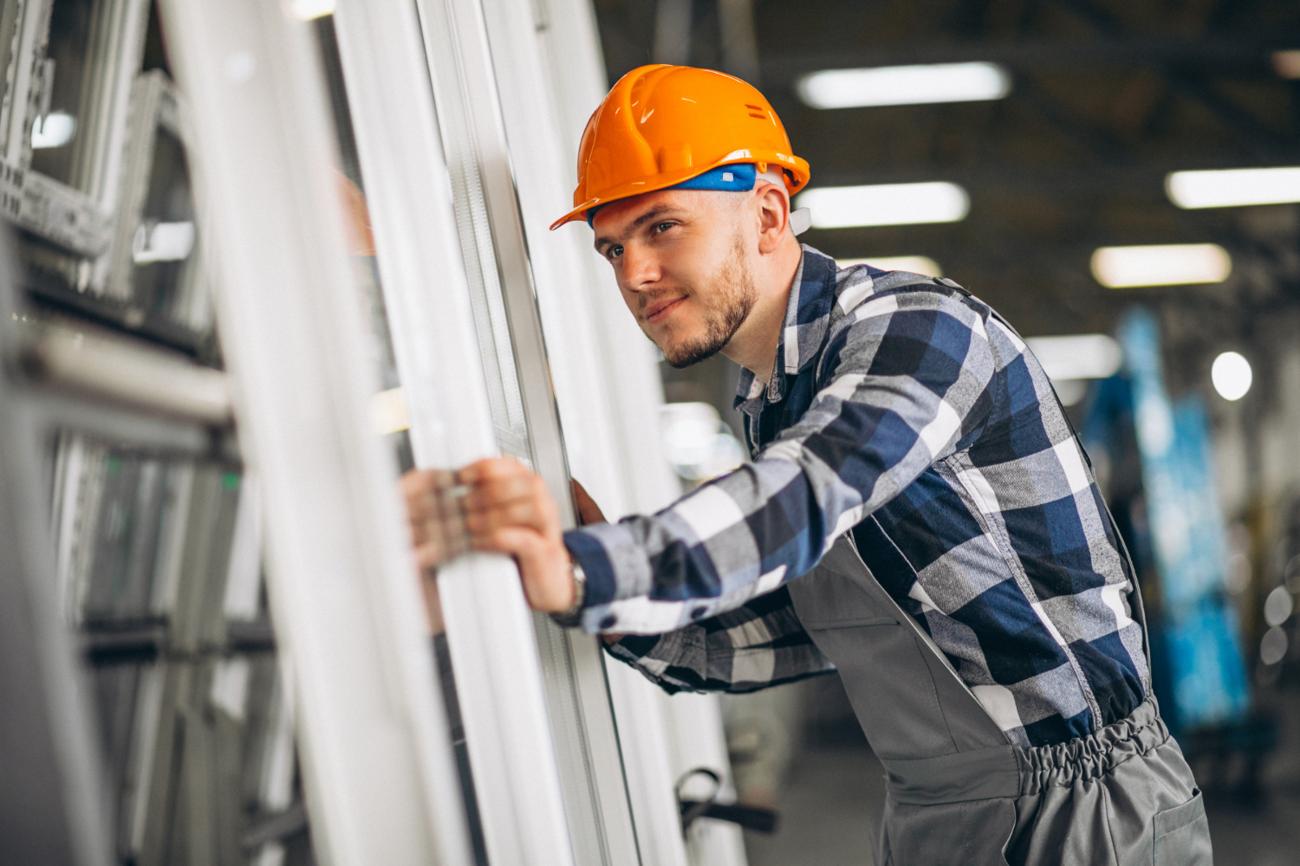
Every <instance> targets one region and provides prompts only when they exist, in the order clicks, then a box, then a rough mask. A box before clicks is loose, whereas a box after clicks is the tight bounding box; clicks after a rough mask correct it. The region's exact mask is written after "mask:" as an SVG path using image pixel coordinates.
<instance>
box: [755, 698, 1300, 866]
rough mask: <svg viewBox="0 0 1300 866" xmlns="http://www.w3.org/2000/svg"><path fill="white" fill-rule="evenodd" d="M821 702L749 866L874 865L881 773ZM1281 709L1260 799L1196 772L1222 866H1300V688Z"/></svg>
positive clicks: (1204, 769)
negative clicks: (774, 821) (772, 823)
mask: <svg viewBox="0 0 1300 866" xmlns="http://www.w3.org/2000/svg"><path fill="white" fill-rule="evenodd" d="M827 682H833V681H832V680H829V678H828V680H827ZM815 696H816V697H817V698H818V702H819V703H818V708H817V709H816V710H815V712H814V714H813V717H812V718H811V719H810V720H809V723H808V724H807V726H806V734H805V736H804V737H803V738H802V743H801V745H800V747H799V748H798V749H797V750H796V752H795V754H794V755H793V756H792V760H791V765H790V769H789V773H788V776H787V778H786V783H785V785H784V787H783V789H782V791H781V793H780V795H779V797H778V803H777V808H778V809H779V810H780V813H781V824H780V826H779V828H778V832H777V833H775V834H773V835H771V836H761V835H758V834H754V833H746V834H745V846H746V850H747V852H748V854H749V864H750V866H870V864H872V863H873V859H874V858H873V856H872V852H873V849H874V847H875V841H874V840H875V833H876V820H877V816H878V815H879V813H880V808H881V804H882V800H883V797H884V781H883V770H882V768H881V766H880V762H879V761H877V760H876V758H875V756H873V755H872V754H871V752H870V750H869V749H867V747H866V743H865V741H864V740H863V739H862V737H861V734H860V732H858V731H857V729H856V726H853V725H851V724H847V722H848V719H847V718H846V717H845V715H844V712H845V710H846V708H847V704H845V705H844V706H841V707H835V706H833V704H834V701H835V693H834V691H828V690H827V689H826V687H825V686H821V687H819V688H818V690H817V691H816V692H815ZM1279 710H1280V718H1281V719H1282V721H1281V729H1280V731H1279V733H1280V734H1281V741H1280V743H1279V748H1278V750H1277V751H1276V752H1275V753H1274V754H1273V755H1272V756H1271V757H1270V760H1269V761H1268V763H1267V765H1266V766H1265V768H1264V771H1263V789H1262V792H1261V795H1260V796H1259V797H1257V798H1247V797H1243V796H1241V795H1240V794H1237V793H1235V792H1234V791H1233V790H1231V789H1229V788H1227V787H1224V786H1222V785H1217V784H1216V781H1215V780H1216V779H1218V778H1221V777H1223V776H1224V775H1225V770H1224V768H1222V767H1211V766H1195V767H1194V769H1195V770H1196V774H1197V779H1198V781H1200V783H1201V784H1202V785H1203V787H1204V788H1205V797H1206V807H1207V811H1208V812H1209V819H1210V833H1211V835H1212V836H1213V839H1214V851H1215V860H1216V862H1217V863H1219V864H1224V866H1296V864H1300V690H1295V689H1293V690H1291V691H1290V692H1289V693H1287V694H1286V695H1285V696H1284V700H1283V701H1282V704H1281V706H1280V707H1279ZM1229 769H1230V768H1229ZM920 866H943V864H920ZM963 866H964V864H963Z"/></svg>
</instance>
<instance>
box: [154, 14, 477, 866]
mask: <svg viewBox="0 0 1300 866" xmlns="http://www.w3.org/2000/svg"><path fill="white" fill-rule="evenodd" d="M162 11H163V13H164V17H163V24H164V30H165V32H166V34H167V36H168V41H169V44H170V45H171V47H172V49H173V57H174V58H175V64H176V74H177V78H178V80H179V82H180V84H181V87H182V90H183V91H184V92H185V94H186V96H187V98H188V100H189V103H190V105H191V107H192V109H193V114H192V116H193V119H194V130H195V136H194V140H195V142H196V149H195V153H194V154H192V158H193V165H194V168H195V180H196V187H197V194H198V198H199V200H200V201H201V202H202V205H201V209H202V213H203V215H204V217H205V219H204V220H203V225H202V226H200V229H201V230H202V231H203V232H204V240H205V241H206V242H207V247H208V248H209V249H211V250H219V253H217V254H215V255H213V256H211V257H210V258H209V261H210V262H211V263H212V266H213V268H214V272H215V273H216V275H217V277H218V280H219V283H220V291H219V292H218V294H217V308H218V320H219V322H220V325H221V329H222V337H223V342H224V345H225V348H226V357H227V361H228V364H229V367H230V372H231V375H232V377H233V381H234V382H235V383H237V386H238V387H237V394H236V410H237V411H236V414H237V418H238V419H239V433H240V440H241V443H242V445H243V448H242V450H243V453H244V454H245V456H246V458H247V462H248V464H249V466H250V468H251V469H252V470H253V471H254V472H255V473H256V475H257V477H258V478H259V479H260V481H261V483H262V496H261V501H262V504H263V507H264V513H265V518H266V526H267V532H266V539H267V543H268V548H269V563H270V565H269V570H268V588H269V596H270V604H271V612H272V617H273V619H274V621H275V626H276V634H277V643H278V645H279V647H280V648H281V652H283V653H285V654H286V656H287V661H288V662H289V663H290V664H291V666H292V671H293V679H292V688H293V697H294V703H295V711H296V713H295V714H296V719H297V726H298V730H299V732H300V734H301V739H300V742H301V744H302V753H303V776H304V788H305V795H306V800H307V807H308V811H309V814H310V815H311V822H310V823H311V832H312V838H313V842H314V850H315V853H316V856H317V857H318V858H319V859H320V861H321V862H322V863H326V864H354V863H355V864H370V863H384V864H415V863H432V862H447V863H462V862H468V861H469V859H470V855H469V843H468V834H467V832H466V827H465V819H464V814H463V808H462V804H461V801H460V798H459V796H457V782H456V773H455V769H454V763H453V759H452V755H451V750H450V744H449V740H448V732H447V722H446V717H445V714H444V711H443V708H442V706H441V704H440V702H439V699H438V697H437V695H436V673H435V670H434V665H433V659H432V654H431V652H430V648H429V643H428V638H427V635H426V634H425V633H424V623H423V614H422V611H423V606H422V603H421V600H420V598H419V592H418V587H417V582H416V577H415V574H414V569H413V567H412V563H411V559H410V554H409V550H408V547H407V541H406V539H405V538H404V537H403V531H402V525H403V520H402V515H401V504H400V502H399V499H398V496H397V491H396V486H395V482H396V473H395V466H394V464H393V462H392V459H391V455H389V454H386V453H385V452H384V450H383V447H382V444H381V442H380V441H379V439H378V438H377V437H376V436H375V435H374V433H373V432H372V429H371V426H370V417H369V414H368V412H367V409H368V405H369V403H368V401H369V398H370V395H371V394H372V393H373V392H374V391H375V390H377V387H376V386H377V377H376V375H375V374H376V372H377V371H375V370H373V369H372V365H371V363H370V360H369V356H368V354H367V351H366V342H365V341H366V336H365V334H364V333H363V329H362V325H361V322H362V321H363V319H362V315H361V309H360V301H359V298H358V297H357V294H356V290H355V288H354V285H353V283H352V281H351V275H350V271H349V262H348V260H347V257H346V255H345V249H346V247H345V241H344V230H343V217H342V213H341V209H340V206H339V202H338V199H337V197H336V195H337V194H336V191H335V189H334V187H333V186H332V185H331V183H330V181H331V177H332V175H331V173H330V172H331V165H332V164H333V162H334V160H333V158H332V157H333V154H332V150H333V141H334V138H333V133H332V130H331V128H330V125H329V121H328V115H327V111H326V100H325V95H324V92H323V79H322V76H321V71H320V67H319V62H318V57H317V56H316V54H315V53H314V48H313V46H312V44H311V42H310V39H309V34H308V32H307V29H306V25H304V24H302V23H300V22H296V21H292V20H290V19H289V18H287V17H286V14H285V9H284V7H283V6H282V5H281V4H279V3H266V2H261V0H232V2H226V3H220V4H216V3H192V2H188V0H165V2H163V3H162ZM272 371H273V372H272Z"/></svg>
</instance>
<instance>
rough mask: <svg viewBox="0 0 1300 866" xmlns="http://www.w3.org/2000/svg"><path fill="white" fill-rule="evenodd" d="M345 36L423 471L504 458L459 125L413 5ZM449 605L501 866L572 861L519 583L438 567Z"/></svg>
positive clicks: (347, 7) (350, 23)
mask: <svg viewBox="0 0 1300 866" xmlns="http://www.w3.org/2000/svg"><path fill="white" fill-rule="evenodd" d="M335 25H336V29H337V33H338V42H339V52H340V59H341V61H342V64H343V74H344V82H345V86H346V89H347V91H348V97H349V99H348V101H349V110H350V111H351V113H352V117H353V120H354V131H355V134H356V138H357V146H358V155H359V157H360V160H361V168H362V174H363V176H364V179H365V186H366V195H367V199H368V204H369V210H370V214H371V219H372V221H373V224H374V228H375V243H376V253H377V258H378V264H379V271H380V275H381V277H382V284H383V290H384V293H385V301H386V305H387V307H388V311H389V317H388V318H389V323H390V327H391V329H392V335H393V343H394V349H395V354H396V358H397V364H398V369H399V373H400V378H401V380H402V387H403V393H404V395H405V397H406V403H407V406H408V407H409V411H410V415H411V438H412V446H413V449H414V453H415V457H416V462H417V463H418V464H419V465H421V466H451V465H458V464H461V463H465V462H468V461H470V460H473V459H475V458H478V457H483V456H487V455H489V454H493V453H496V451H497V446H496V442H495V438H494V430H493V423H492V415H491V412H490V409H489V406H488V396H487V386H486V383H485V381H484V378H483V377H484V372H483V369H482V367H481V365H480V363H479V358H480V352H479V346H478V344H477V341H476V339H475V328H474V321H473V314H472V311H471V301H470V291H471V289H470V286H469V283H468V280H467V276H466V271H465V267H466V263H465V261H464V259H463V258H462V247H461V245H460V244H459V242H458V239H457V226H456V220H455V216H454V213H453V209H452V190H451V181H450V178H449V176H448V173H447V168H446V164H445V161H444V154H443V144H442V138H441V137H440V135H439V128H438V122H439V121H440V120H441V121H442V122H444V123H446V122H448V120H447V118H445V117H439V116H437V115H436V114H435V106H434V103H433V92H432V90H431V87H430V79H429V69H428V66H427V65H426V61H425V55H424V53H423V49H422V46H421V38H420V29H419V22H418V19H417V17H416V14H415V7H414V6H413V5H411V4H405V3H391V4H382V5H380V6H375V5H374V4H366V3H363V2H358V0H342V2H340V3H339V4H338V7H337V11H336V13H335ZM439 594H440V596H441V601H442V605H443V613H444V620H445V621H446V627H447V639H448V644H449V647H450V650H451V656H452V662H453V668H454V670H455V673H456V687H457V697H458V699H459V702H460V708H461V714H462V716H463V718H464V723H465V729H466V741H467V744H468V747H469V757H470V768H471V772H472V774H473V780H474V787H475V793H476V796H477V801H478V806H479V813H480V816H481V821H482V825H483V831H484V839H485V842H486V845H487V849H488V855H489V859H490V860H491V862H492V863H493V864H502V866H504V864H520V866H530V864H536V866H559V864H566V863H571V862H572V861H573V853H572V849H571V846H570V842H569V838H568V834H567V833H566V831H565V828H566V823H565V811H564V805H563V801H562V797H561V793H560V777H559V771H558V769H557V766H556V762H555V756H554V747H553V745H552V738H551V730H550V725H549V724H548V717H547V712H546V703H545V696H544V694H543V692H542V685H541V684H542V673H541V665H540V661H539V659H538V653H537V648H536V645H535V643H534V642H533V634H532V632H533V629H532V623H531V621H530V617H529V614H528V610H527V607H526V605H525V604H524V601H523V595H522V592H521V591H520V587H519V580H518V575H517V573H516V572H515V570H514V567H513V565H512V564H511V563H510V561H509V560H508V559H507V558H505V557H498V556H472V557H466V558H464V559H462V560H459V561H457V562H455V563H452V564H451V565H449V566H447V567H445V568H444V569H443V570H442V572H441V574H440V575H439Z"/></svg>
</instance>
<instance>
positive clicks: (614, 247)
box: [605, 244, 623, 262]
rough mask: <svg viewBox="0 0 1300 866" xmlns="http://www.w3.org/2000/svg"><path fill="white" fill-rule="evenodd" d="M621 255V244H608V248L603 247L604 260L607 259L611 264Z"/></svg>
mask: <svg viewBox="0 0 1300 866" xmlns="http://www.w3.org/2000/svg"><path fill="white" fill-rule="evenodd" d="M621 255H623V245H622V244H610V245H609V246H607V247H605V258H607V259H609V260H610V261H611V262H612V261H614V259H616V258H618V257H619V256H621Z"/></svg>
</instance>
